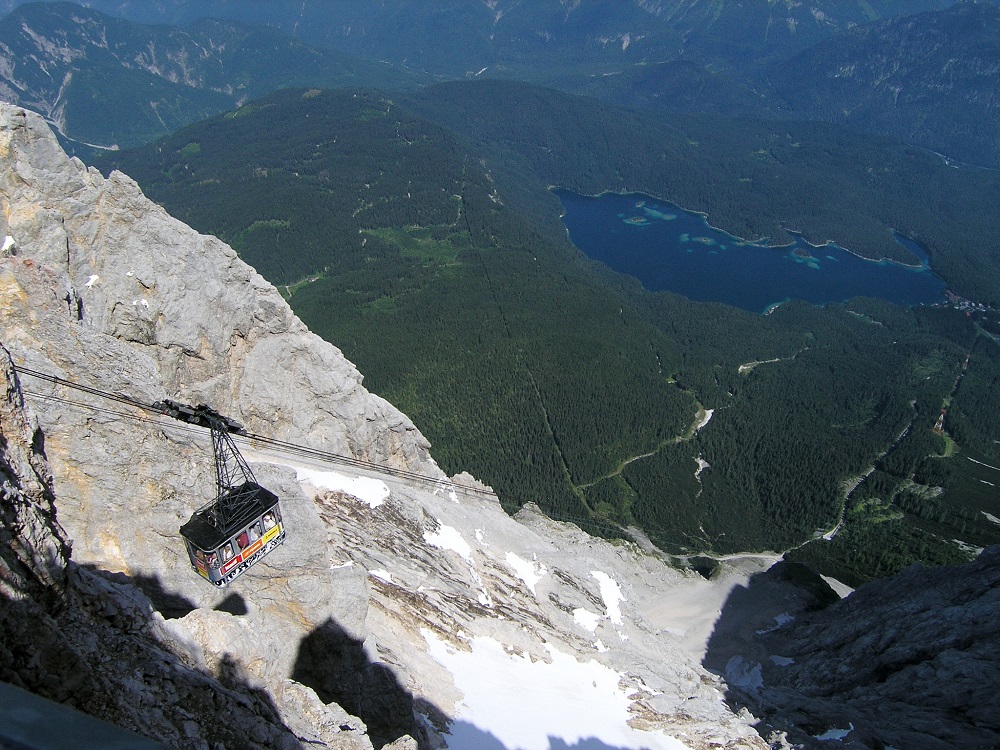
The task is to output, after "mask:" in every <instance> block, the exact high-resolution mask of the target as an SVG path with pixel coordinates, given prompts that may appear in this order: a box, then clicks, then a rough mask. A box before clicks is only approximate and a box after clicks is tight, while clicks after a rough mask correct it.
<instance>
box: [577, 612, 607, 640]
mask: <svg viewBox="0 0 1000 750" xmlns="http://www.w3.org/2000/svg"><path fill="white" fill-rule="evenodd" d="M573 619H574V620H576V624H577V625H579V626H580V627H581V628H583V629H584V630H588V631H590V632H591V633H593V632H594V631H595V630H597V625H598V623H599V622H600V621H601V616H600V615H596V614H594V613H593V612H591V611H590V610H589V609H584V608H583V607H578V608H577V609H574V610H573ZM599 642H600V641H598V643H599Z"/></svg>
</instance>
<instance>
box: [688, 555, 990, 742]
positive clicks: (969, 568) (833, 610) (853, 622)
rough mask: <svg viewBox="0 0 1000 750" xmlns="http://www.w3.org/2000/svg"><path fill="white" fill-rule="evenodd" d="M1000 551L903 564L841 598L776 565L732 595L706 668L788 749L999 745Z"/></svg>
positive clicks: (810, 579)
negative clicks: (947, 561) (960, 560)
mask: <svg viewBox="0 0 1000 750" xmlns="http://www.w3.org/2000/svg"><path fill="white" fill-rule="evenodd" d="M998 583H1000V547H993V548H989V549H987V550H985V551H984V552H983V553H982V554H980V555H979V557H978V558H977V559H976V560H974V561H972V562H971V563H968V564H965V565H956V566H947V567H941V568H933V569H924V568H922V567H920V566H913V567H912V568H909V569H907V570H905V571H903V572H902V573H900V574H899V575H898V576H895V577H893V578H891V579H883V580H878V581H873V582H872V583H870V584H868V585H866V586H863V587H862V588H860V589H858V590H857V591H855V592H854V593H853V594H851V595H850V596H849V597H848V598H846V599H844V600H843V601H838V602H836V603H834V604H833V605H832V606H827V605H829V604H830V592H829V591H825V590H824V588H825V587H824V586H823V584H822V582H821V581H819V579H818V578H817V577H815V576H814V575H812V574H810V573H809V572H808V571H807V570H805V569H804V568H802V567H801V566H795V565H787V564H782V565H779V566H775V567H774V568H772V569H771V570H769V571H767V573H764V574H761V575H759V576H755V577H753V578H751V580H750V584H749V586H747V587H746V588H740V589H738V590H736V591H734V592H733V595H732V596H731V597H730V598H729V600H728V602H727V604H726V607H725V608H724V610H723V612H722V615H721V617H720V619H719V621H718V623H717V624H716V628H715V632H714V633H713V636H712V639H711V640H710V642H709V646H708V650H707V654H706V664H708V665H709V666H710V667H712V668H713V669H714V670H715V671H717V672H718V673H720V674H725V675H726V676H727V679H728V681H729V684H730V690H731V697H732V698H733V700H734V702H736V703H743V704H744V705H748V706H749V707H750V708H751V710H752V711H753V713H754V714H755V715H757V716H760V717H761V718H762V722H761V725H760V727H759V728H760V729H761V731H762V732H763V733H765V734H768V735H769V736H774V735H776V734H784V735H785V736H787V739H788V741H790V742H791V743H793V744H794V746H796V747H807V748H822V747H831V741H832V740H836V741H837V742H836V746H837V747H843V748H857V749H858V750H860V749H861V748H886V747H896V748H913V749H914V750H945V749H946V748H968V749H969V750H973V749H978V748H988V747H998V746H1000V720H998V718H997V716H998V709H1000V703H998V698H997V693H996V689H997V679H998V676H1000V656H998V653H1000V651H998V646H1000V626H998V624H997V621H996V617H995V613H996V611H997V607H998V603H1000V589H998V586H997V584H998Z"/></svg>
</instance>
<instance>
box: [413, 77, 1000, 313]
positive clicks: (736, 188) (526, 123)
mask: <svg viewBox="0 0 1000 750" xmlns="http://www.w3.org/2000/svg"><path fill="white" fill-rule="evenodd" d="M408 101H409V102H410V106H412V107H413V108H414V109H415V110H416V111H418V112H420V113H421V114H422V115H423V116H424V117H426V118H428V119H431V120H433V121H435V122H438V123H440V124H442V125H444V126H445V127H448V128H451V129H452V130H454V131H456V132H459V133H461V134H463V135H465V136H467V137H468V138H469V139H470V140H472V141H473V142H474V143H475V144H476V146H477V147H478V148H480V149H481V150H482V151H483V152H484V153H485V154H488V155H489V156H490V157H491V160H492V163H495V164H497V165H514V166H515V167H516V165H518V164H520V165H521V168H522V169H523V170H527V171H528V172H530V173H531V174H532V175H533V176H534V179H535V180H536V181H541V182H543V183H545V184H555V185H560V186H562V187H567V188H570V189H572V190H575V191H577V192H582V193H590V194H596V193H599V192H601V191H603V190H613V191H621V192H630V191H638V192H645V193H650V194H653V195H657V196H659V197H661V198H665V199H667V200H670V201H672V202H674V203H676V204H678V205H680V206H683V207H684V208H687V209H689V210H695V211H701V212H704V213H706V214H708V217H709V220H710V222H711V223H712V224H713V225H714V226H718V227H721V228H722V229H725V230H726V231H728V232H730V233H732V234H734V235H736V236H738V237H743V238H746V239H759V238H769V239H770V241H771V242H772V243H774V244H782V243H785V242H788V241H789V240H790V238H789V236H788V234H787V232H786V229H785V228H786V227H787V228H790V229H795V230H797V231H801V232H802V233H803V235H804V237H805V239H806V240H808V241H810V242H812V243H814V244H822V243H823V242H825V241H827V240H833V241H835V242H837V244H839V245H841V246H842V247H845V248H847V249H849V250H850V251H852V252H854V253H857V254H859V255H862V256H864V257H867V258H876V259H877V258H882V257H887V258H892V259H897V260H902V261H903V262H910V263H914V262H915V259H914V258H913V257H912V256H909V254H908V253H907V251H905V250H904V249H903V248H902V247H901V246H900V245H899V244H898V243H897V242H896V241H895V239H894V237H893V230H897V231H899V232H902V233H903V234H905V235H907V236H910V237H913V238H915V239H917V240H918V241H919V242H920V243H921V244H923V245H924V246H925V247H926V248H927V249H928V251H929V252H930V255H931V263H932V265H933V267H934V269H935V270H936V271H937V272H938V273H939V274H940V275H941V276H943V277H944V278H945V280H946V281H947V282H948V284H949V285H950V287H951V288H952V289H953V290H954V291H956V292H958V293H959V294H962V295H963V296H967V297H970V298H974V299H977V300H980V301H983V302H989V303H992V304H1000V255H998V254H997V253H996V252H994V251H993V250H992V248H994V247H995V246H996V243H997V237H998V236H1000V216H998V214H997V213H996V212H995V211H994V210H992V208H991V204H992V201H993V200H994V196H996V195H998V193H1000V173H997V172H993V171H989V170H980V169H956V168H953V167H951V166H949V165H948V164H946V163H945V162H944V161H942V160H941V159H940V158H938V157H936V156H934V155H932V154H928V153H925V152H922V151H919V150H917V149H914V148H910V147H907V146H906V145H904V144H902V143H900V142H899V141H893V140H890V139H887V138H875V137H872V136H870V135H863V134H859V133H854V132H851V131H847V130H844V129H842V128H837V127H834V126H830V125H825V124H822V123H796V122H769V121H763V120H752V119H736V120H733V119H723V118H720V117H717V116H695V115H688V116H684V115H679V114H672V115H668V114H666V113H651V112H647V111H642V110H625V109H621V108H618V107H612V106H610V105H604V104H601V103H600V102H597V101H595V100H593V99H587V98H584V97H576V96H570V95H567V94H562V93H559V92H556V91H552V90H548V89H542V88H538V87H534V86H529V85H527V84H523V83H516V82H504V81H480V82H474V83H445V84H440V85H437V86H431V87H428V88H425V89H422V90H420V91H419V92H417V93H415V94H414V95H413V96H412V97H411V98H410V99H408ZM499 174H501V172H500V167H499V166H498V175H499ZM522 183H523V180H521V177H520V175H519V174H518V175H514V177H513V178H512V179H511V182H510V189H511V190H517V189H518V187H517V186H518V185H520V184H522ZM537 203H538V200H537V199H535V200H532V201H531V205H536V204H537Z"/></svg>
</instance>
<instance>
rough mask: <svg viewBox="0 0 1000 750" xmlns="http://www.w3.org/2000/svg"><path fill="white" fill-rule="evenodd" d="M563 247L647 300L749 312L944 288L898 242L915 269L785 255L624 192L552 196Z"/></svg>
mask: <svg viewBox="0 0 1000 750" xmlns="http://www.w3.org/2000/svg"><path fill="white" fill-rule="evenodd" d="M555 193H556V195H558V196H559V200H561V201H562V204H563V208H564V210H565V214H564V216H563V222H564V223H565V224H566V227H567V229H568V230H569V238H570V240H571V241H572V242H573V244H574V245H576V246H577V247H578V248H579V249H580V250H581V251H582V252H583V253H584V254H586V255H587V257H589V258H591V259H593V260H597V261H600V262H601V263H604V264H605V265H607V266H608V267H609V268H611V269H613V270H615V271H618V272H619V273H624V274H628V275H629V276H634V277H635V278H637V279H638V280H639V281H641V282H642V285H643V286H644V287H645V288H646V289H649V290H650V291H670V292H675V293H677V294H682V295H684V296H685V297H687V298H688V299H693V300H698V301H702V302H724V303H726V304H729V305H733V306H735V307H742V308H743V309H745V310H750V311H752V312H766V311H767V310H769V309H771V308H772V307H773V306H775V305H778V304H781V303H782V302H787V301H788V300H793V299H800V300H805V301H806V302H810V303H812V304H814V305H824V304H826V303H828V302H844V301H846V300H849V299H851V298H852V297H877V298H879V299H884V300H888V301H889V302H895V303H897V304H903V305H919V304H931V303H934V302H940V301H942V300H943V299H944V289H945V283H944V281H943V280H942V279H941V278H940V277H939V276H938V275H937V274H935V273H934V272H933V271H931V269H930V267H929V266H928V265H927V262H928V259H927V255H926V253H925V252H924V251H923V249H922V248H920V246H919V245H917V243H915V242H913V241H912V240H909V239H907V238H905V237H902V236H901V235H897V238H896V239H897V241H899V242H900V243H902V244H903V245H904V246H905V247H906V248H907V249H909V250H911V251H912V252H914V253H915V254H916V255H917V256H918V257H919V258H920V259H921V261H922V263H923V265H922V266H907V265H901V264H899V263H893V262H891V261H880V262H878V263H876V262H874V261H870V260H864V259H862V258H859V257H858V256H856V255H852V254H851V253H849V252H847V251H846V250H845V249H843V248H842V247H839V246H838V245H834V244H828V245H822V246H819V247H816V246H814V245H810V244H809V243H808V242H806V241H805V240H803V239H802V238H801V237H798V236H795V235H793V237H794V239H795V242H794V243H793V244H791V245H788V246H782V247H767V246H765V245H756V244H753V243H751V242H745V241H743V240H740V239H739V238H737V237H733V236H732V235H729V234H726V233H725V232H721V231H719V230H718V229H713V228H712V227H710V226H709V225H708V222H707V221H706V219H705V217H704V216H703V215H702V214H695V213H691V212H689V211H685V210H683V209H681V208H678V207H677V206H675V205H673V204H671V203H667V202H665V201H660V200H656V199H655V198H650V197H649V196H646V195H641V194H639V193H632V194H628V195H620V194H615V193H605V194H604V195H600V196H596V197H594V196H586V195H579V194H577V193H573V192H570V191H568V190H556V191H555Z"/></svg>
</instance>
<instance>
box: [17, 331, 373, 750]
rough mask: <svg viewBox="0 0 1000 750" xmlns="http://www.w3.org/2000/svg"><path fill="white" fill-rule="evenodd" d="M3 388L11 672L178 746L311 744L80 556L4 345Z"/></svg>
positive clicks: (253, 691)
mask: <svg viewBox="0 0 1000 750" xmlns="http://www.w3.org/2000/svg"><path fill="white" fill-rule="evenodd" d="M0 388H2V389H3V399H2V402H0V429H2V441H0V475H2V481H3V485H2V490H0V493H2V495H0V513H2V515H3V521H4V522H3V526H2V527H0V536H2V537H3V544H2V546H0V680H2V681H4V682H9V683H12V684H14V685H17V686H19V687H21V688H24V689H27V690H29V691H31V692H33V693H36V694H39V695H41V696H43V697H46V698H49V699H51V700H53V701H56V702H59V703H65V704H68V705H71V706H74V707H76V708H78V709H80V710H82V711H84V712H86V713H88V714H91V715H93V716H97V717H99V718H102V719H105V720H107V721H109V722H112V723H114V724H117V725H118V726H121V727H124V728H126V729H130V730H132V731H133V732H136V733H138V734H142V735H144V736H147V737H153V738H156V739H159V740H161V741H164V742H166V743H168V744H169V745H170V746H172V747H179V748H191V749H192V750H196V749H197V750H200V749H201V748H206V747H209V745H211V746H213V747H220V746H222V747H228V748H239V747H245V748H251V747H254V748H283V749H285V750H293V749H295V748H299V747H301V742H300V739H299V737H300V736H301V735H299V736H297V735H296V733H294V732H292V731H291V730H290V729H289V727H288V726H286V725H285V724H284V722H283V720H282V719H281V718H280V716H279V714H278V711H277V709H276V708H275V705H274V703H273V701H272V699H271V698H270V697H269V696H268V695H267V694H266V693H265V692H263V691H262V690H260V689H258V688H255V687H253V686H252V685H249V684H247V683H246V682H245V680H244V679H243V676H242V674H241V667H240V666H239V664H238V663H236V662H235V661H231V663H229V664H228V665H224V666H223V667H222V668H220V669H219V670H218V671H217V672H216V673H212V672H210V671H208V670H205V669H203V668H199V667H198V666H197V658H196V656H195V655H194V654H192V653H191V651H190V649H189V648H184V647H178V645H179V644H177V643H176V641H174V640H173V639H172V638H171V637H170V635H169V633H168V632H167V631H165V630H164V628H163V618H162V617H161V616H159V614H158V613H156V612H155V611H154V610H153V608H152V606H151V604H150V602H149V600H148V599H147V598H146V596H145V595H144V594H143V593H142V592H141V591H140V590H139V589H138V588H137V587H136V585H135V584H134V582H132V581H130V580H129V579H128V578H127V577H126V576H123V575H117V576H115V575H108V574H106V573H103V572H101V571H98V570H95V569H92V568H89V567H79V566H76V565H75V564H73V563H72V562H71V560H70V545H69V542H68V540H67V537H66V534H65V531H64V530H63V529H62V528H61V527H60V525H59V523H58V520H57V518H56V508H55V503H54V500H55V497H54V494H53V491H52V486H51V476H50V473H49V468H48V464H47V461H46V459H45V453H44V445H43V439H42V433H41V430H40V428H39V427H38V424H37V422H36V420H35V419H34V418H33V416H32V415H31V412H30V410H29V409H27V408H26V407H25V405H24V403H23V400H22V398H21V392H20V389H19V384H18V381H17V376H16V374H15V371H14V369H13V367H12V362H11V360H10V356H9V354H8V352H7V351H6V350H3V349H0ZM320 708H321V709H322V710H320V711H319V713H320V714H329V711H328V710H327V709H326V708H325V707H322V706H321V707H320ZM314 710H315V707H314ZM57 719H58V717H57V716H50V717H49V720H50V721H52V720H57ZM341 721H342V723H344V725H345V726H344V727H337V728H336V730H335V732H336V734H339V735H340V736H342V737H349V736H350V735H349V733H346V732H344V731H343V730H344V729H346V725H347V724H348V723H349V722H350V719H349V718H348V717H341ZM320 726H321V724H320V723H319V722H316V723H315V727H316V728H319V727H320ZM312 734H313V735H317V734H320V735H321V736H322V737H323V739H324V740H325V741H328V743H329V745H330V746H331V747H344V748H351V750H354V749H355V748H365V747H370V745H369V744H367V743H366V742H365V741H364V737H363V726H361V725H360V724H359V723H358V722H357V721H356V720H355V727H354V738H353V740H354V741H353V742H350V743H343V742H341V743H340V744H338V743H337V740H338V737H337V736H335V734H334V733H333V732H329V731H328V732H325V733H322V732H319V733H317V731H316V729H313V730H312Z"/></svg>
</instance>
